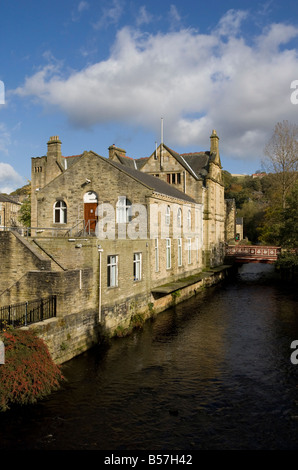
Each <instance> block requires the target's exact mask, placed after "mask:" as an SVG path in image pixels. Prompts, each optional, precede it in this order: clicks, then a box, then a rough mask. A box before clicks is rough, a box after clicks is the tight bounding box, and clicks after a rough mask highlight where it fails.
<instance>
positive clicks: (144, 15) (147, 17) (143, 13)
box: [136, 5, 153, 26]
mask: <svg viewBox="0 0 298 470" xmlns="http://www.w3.org/2000/svg"><path fill="white" fill-rule="evenodd" d="M152 19H153V16H152V15H151V14H150V13H149V12H148V11H147V9H146V6H145V5H142V6H141V7H140V8H139V11H138V14H137V19H136V24H137V26H141V25H143V24H148V23H151V21H152Z"/></svg>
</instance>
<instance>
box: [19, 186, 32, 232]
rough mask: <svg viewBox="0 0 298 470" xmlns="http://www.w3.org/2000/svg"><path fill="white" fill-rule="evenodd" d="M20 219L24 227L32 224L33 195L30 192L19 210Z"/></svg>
mask: <svg viewBox="0 0 298 470" xmlns="http://www.w3.org/2000/svg"><path fill="white" fill-rule="evenodd" d="M19 221H20V222H21V223H22V224H23V226H24V227H30V226H31V195H30V194H28V196H27V198H26V199H25V200H24V202H23V204H22V205H21V207H20V210H19Z"/></svg>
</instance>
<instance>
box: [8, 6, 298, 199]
mask: <svg viewBox="0 0 298 470" xmlns="http://www.w3.org/2000/svg"><path fill="white" fill-rule="evenodd" d="M0 11H1V17H0V18H1V20H0V24H1V29H0V39H1V41H0V57H1V66H0V80H1V81H2V82H3V84H4V86H5V103H4V104H0V191H1V192H8V193H9V192H11V191H13V190H14V189H16V188H18V187H20V186H22V185H23V184H24V183H26V181H27V179H30V173H31V157H36V156H41V155H44V154H45V153H46V150H47V141H48V139H49V137H50V136H52V135H59V137H60V139H61V141H62V153H63V155H64V156H67V155H76V154H79V153H81V152H83V151H84V150H93V151H95V152H97V153H98V154H100V155H102V156H104V157H107V156H108V147H109V146H110V145H111V144H116V145H117V146H119V147H121V148H124V149H126V151H127V155H128V156H131V157H135V158H138V157H146V156H149V155H150V154H151V153H152V152H153V150H154V149H155V142H157V143H158V144H159V143H160V128H161V125H160V123H161V117H162V118H163V129H164V142H165V143H166V144H167V145H168V146H169V147H171V148H172V149H174V150H176V151H177V152H180V153H185V152H194V151H198V150H208V149H209V137H210V134H211V132H212V129H216V130H217V133H218V135H219V137H220V141H219V144H220V152H221V160H222V165H223V168H224V169H225V170H227V171H229V172H231V173H245V174H251V173H253V172H255V171H256V170H259V169H261V160H262V158H263V149H264V146H265V144H266V143H267V141H268V139H269V138H270V136H271V134H272V132H273V129H274V126H275V124H276V123H277V122H280V121H282V120H285V119H286V120H288V121H290V122H292V123H295V124H296V123H297V124H298V106H296V105H294V104H292V102H291V99H290V97H291V93H292V92H293V90H291V88H290V86H291V83H292V81H294V80H298V61H297V53H298V20H297V18H298V4H297V2H293V1H289V0H284V1H283V2H281V1H280V0H269V1H267V2H261V1H255V0H250V1H246V0H241V1H240V0H238V1H237V0H226V1H224V2H223V1H219V0H208V1H202V0H201V1H200V0H198V1H196V2H194V1H193V0H183V1H180V0H178V1H174V0H173V1H168V0H162V1H160V0H159V1H157V0H152V1H149V2H148V1H147V2H142V1H130V0H109V1H107V0H84V1H81V0H63V1H61V0H60V1H57V0H51V1H48V0H43V1H36V0H26V1H25V0H23V1H20V0H0ZM0 103H1V100H0Z"/></svg>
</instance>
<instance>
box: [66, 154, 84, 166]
mask: <svg viewBox="0 0 298 470" xmlns="http://www.w3.org/2000/svg"><path fill="white" fill-rule="evenodd" d="M82 155H83V154H82V153H81V155H70V156H68V157H62V158H64V159H65V160H66V162H67V168H70V167H71V166H72V165H73V164H74V163H76V162H77V161H78V160H79V159H80V158H81V156H82Z"/></svg>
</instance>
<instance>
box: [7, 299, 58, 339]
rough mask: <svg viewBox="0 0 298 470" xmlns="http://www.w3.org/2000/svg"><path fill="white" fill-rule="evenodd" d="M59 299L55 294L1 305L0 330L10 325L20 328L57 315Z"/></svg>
mask: <svg viewBox="0 0 298 470" xmlns="http://www.w3.org/2000/svg"><path fill="white" fill-rule="evenodd" d="M56 306H57V300H56V296H55V295H51V296H50V297H47V298H45V299H38V300H29V301H28V302H22V303H18V304H14V305H7V306H5V307H0V331H1V330H3V329H6V328H7V327H8V326H13V327H14V328H20V327H21V326H27V325H30V324H31V323H37V322H39V321H43V320H46V319H48V318H53V317H55V316H56Z"/></svg>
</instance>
